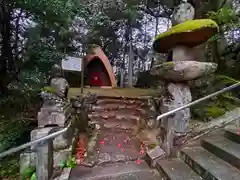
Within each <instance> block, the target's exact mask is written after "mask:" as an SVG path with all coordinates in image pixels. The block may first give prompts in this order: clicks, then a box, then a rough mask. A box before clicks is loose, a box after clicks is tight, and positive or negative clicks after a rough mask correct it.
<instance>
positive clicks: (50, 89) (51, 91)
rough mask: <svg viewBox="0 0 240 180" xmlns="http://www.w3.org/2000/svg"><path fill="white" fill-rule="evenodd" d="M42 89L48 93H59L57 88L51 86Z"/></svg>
mask: <svg viewBox="0 0 240 180" xmlns="http://www.w3.org/2000/svg"><path fill="white" fill-rule="evenodd" d="M41 91H43V92H48V93H57V91H56V89H55V88H53V87H50V86H47V87H44V88H42V89H41Z"/></svg>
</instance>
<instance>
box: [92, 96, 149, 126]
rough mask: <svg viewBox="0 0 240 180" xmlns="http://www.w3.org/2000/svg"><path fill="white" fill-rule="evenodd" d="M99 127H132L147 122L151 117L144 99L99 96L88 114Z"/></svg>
mask: <svg viewBox="0 0 240 180" xmlns="http://www.w3.org/2000/svg"><path fill="white" fill-rule="evenodd" d="M88 117H89V119H90V121H91V122H94V123H97V124H99V125H100V129H111V128H117V129H132V128H134V127H136V126H141V127H142V125H144V124H147V123H146V122H147V120H149V119H150V118H151V114H150V112H149V108H148V107H147V100H146V99H132V98H106V97H105V98H104V97H102V98H100V99H98V100H97V102H96V104H94V105H93V107H92V111H91V112H90V113H89V114H88Z"/></svg>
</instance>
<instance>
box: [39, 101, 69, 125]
mask: <svg viewBox="0 0 240 180" xmlns="http://www.w3.org/2000/svg"><path fill="white" fill-rule="evenodd" d="M70 115H71V107H70V106H69V105H66V106H61V107H54V106H43V107H42V108H41V110H40V111H39V112H38V127H45V126H46V125H58V126H60V127H64V125H65V123H66V121H67V120H68V118H69V117H70Z"/></svg>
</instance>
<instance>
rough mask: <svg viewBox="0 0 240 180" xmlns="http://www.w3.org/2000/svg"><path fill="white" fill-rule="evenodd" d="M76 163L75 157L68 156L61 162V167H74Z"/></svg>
mask: <svg viewBox="0 0 240 180" xmlns="http://www.w3.org/2000/svg"><path fill="white" fill-rule="evenodd" d="M76 165H77V161H76V158H75V157H72V156H70V157H68V159H67V160H66V161H64V162H62V163H61V168H74V167H75V166H76Z"/></svg>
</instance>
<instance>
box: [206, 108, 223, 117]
mask: <svg viewBox="0 0 240 180" xmlns="http://www.w3.org/2000/svg"><path fill="white" fill-rule="evenodd" d="M225 112H226V109H224V108H221V107H217V106H212V107H208V108H206V115H207V116H209V117H212V118H217V117H219V116H222V115H223V114H225Z"/></svg>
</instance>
